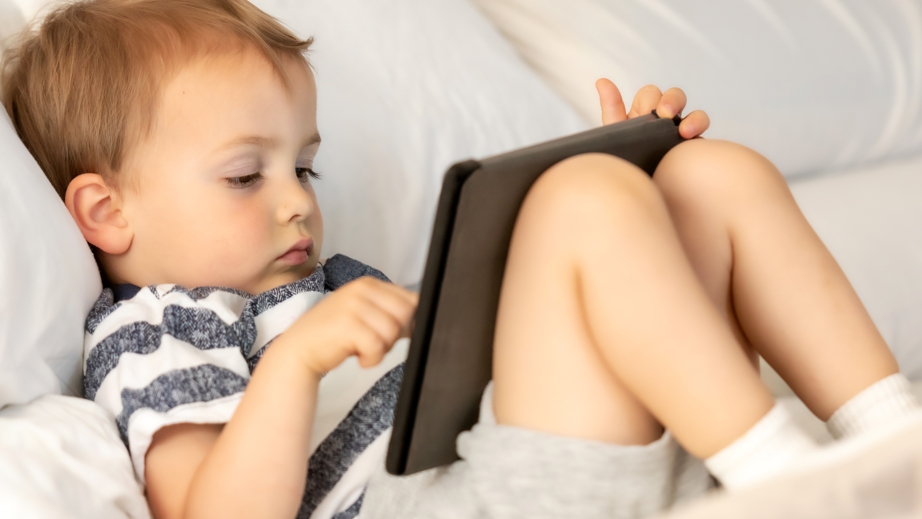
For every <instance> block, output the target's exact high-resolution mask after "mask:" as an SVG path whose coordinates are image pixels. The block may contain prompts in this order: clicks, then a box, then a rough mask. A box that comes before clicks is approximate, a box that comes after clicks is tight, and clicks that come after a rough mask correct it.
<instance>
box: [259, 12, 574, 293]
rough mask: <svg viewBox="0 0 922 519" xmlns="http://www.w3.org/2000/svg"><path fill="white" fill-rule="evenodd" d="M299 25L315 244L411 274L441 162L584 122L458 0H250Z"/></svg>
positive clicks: (405, 280) (396, 275)
mask: <svg viewBox="0 0 922 519" xmlns="http://www.w3.org/2000/svg"><path fill="white" fill-rule="evenodd" d="M254 3H255V4H256V5H257V6H259V7H260V8H262V9H264V10H265V11H266V12H268V13H270V14H272V15H274V16H276V17H278V18H279V19H281V20H282V21H283V22H285V23H286V24H288V25H289V26H290V27H292V28H293V30H294V31H295V32H296V33H298V34H299V35H300V36H302V37H307V36H314V37H315V43H314V45H313V47H312V48H311V51H310V52H309V58H310V60H311V63H312V64H313V66H314V67H315V70H316V74H315V77H316V79H317V89H318V124H319V127H320V133H321V135H322V137H323V144H322V145H321V146H320V152H319V154H318V156H317V161H316V165H317V169H318V170H319V171H320V172H321V174H322V175H323V178H322V179H321V180H320V181H319V182H317V183H316V184H315V186H316V189H317V196H318V199H319V205H320V208H321V210H322V212H323V216H324V222H325V227H326V230H325V233H324V245H323V254H324V256H327V257H328V256H330V255H332V254H334V253H337V252H341V253H344V254H347V255H349V256H352V257H354V258H356V259H358V260H361V261H364V262H366V263H369V264H371V265H373V266H375V267H377V268H379V269H380V270H382V271H383V272H384V273H385V274H387V275H388V276H389V277H390V278H391V279H393V280H394V281H396V282H398V283H401V284H410V283H414V282H416V281H418V280H419V279H420V277H421V274H422V270H423V265H424V263H425V257H426V252H427V251H428V247H429V238H430V235H431V232H432V219H433V216H434V214H435V206H436V200H437V198H438V193H439V190H440V187H441V180H442V176H443V174H444V173H445V170H446V169H447V168H448V166H449V165H451V164H452V163H454V162H456V161H460V160H464V159H467V158H478V157H483V156H486V155H491V154H495V153H498V152H501V151H506V150H509V149H512V148H516V147H520V146H524V145H527V144H532V143H535V142H539V141H542V140H546V139H550V138H552V137H557V136H560V135H564V134H567V133H572V132H575V131H579V130H583V129H585V128H586V127H587V125H586V124H585V123H583V122H582V121H581V120H580V118H579V116H578V115H577V114H576V112H575V111H574V110H573V109H572V108H570V107H569V106H568V105H567V104H566V103H565V102H564V101H563V100H561V99H560V98H559V97H558V96H557V95H556V94H555V93H554V92H553V91H551V90H550V88H548V87H547V86H546V85H545V84H544V82H543V81H541V79H540V78H539V77H538V76H537V75H536V74H535V73H534V72H532V71H531V70H530V69H529V68H528V66H527V65H525V64H524V62H523V61H522V60H521V59H520V58H519V57H518V56H517V55H516V53H515V51H514V50H513V49H512V47H511V46H510V45H509V44H508V42H506V41H505V40H504V39H503V38H502V36H500V35H499V33H498V32H497V31H496V30H495V29H494V28H493V26H492V25H491V24H490V23H489V21H488V20H487V19H486V18H485V17H484V16H483V15H482V14H480V13H479V12H478V11H477V10H476V9H475V8H474V7H473V6H472V5H471V4H470V3H469V1H468V0H438V1H433V0H392V1H389V2H377V1H369V0H312V1H310V2H302V1H294V0H288V1H286V0H257V1H256V2H254Z"/></svg>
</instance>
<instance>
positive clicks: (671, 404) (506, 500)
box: [2, 0, 917, 519]
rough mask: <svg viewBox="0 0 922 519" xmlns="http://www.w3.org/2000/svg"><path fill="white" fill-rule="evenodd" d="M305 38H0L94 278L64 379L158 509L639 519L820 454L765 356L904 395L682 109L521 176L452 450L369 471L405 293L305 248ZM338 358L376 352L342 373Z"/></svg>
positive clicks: (309, 230) (172, 8) (851, 402)
mask: <svg viewBox="0 0 922 519" xmlns="http://www.w3.org/2000/svg"><path fill="white" fill-rule="evenodd" d="M310 44H311V41H310V40H301V39H299V38H297V37H296V36H294V35H293V34H291V33H290V32H289V31H288V30H286V29H285V28H284V27H282V26H281V25H280V24H279V23H278V22H277V21H276V20H274V19H272V18H271V17H269V16H267V15H265V14H264V13H262V12H261V11H259V10H258V9H256V8H255V7H253V6H252V5H250V4H249V3H247V2H246V1H245V0H95V1H92V0H89V1H80V2H76V3H72V4H69V5H65V6H63V7H60V8H58V9H56V10H54V11H53V12H51V13H50V14H49V15H48V16H47V18H46V19H45V21H44V22H43V23H42V25H41V27H39V28H38V29H37V30H36V31H34V32H33V33H30V34H28V35H26V36H25V37H24V39H23V41H22V42H21V44H20V45H19V46H18V47H16V48H15V49H13V50H12V51H10V53H9V54H8V55H7V56H6V58H5V61H4V66H3V83H2V84H3V91H2V99H3V104H4V107H5V108H6V109H7V111H8V112H9V114H10V116H11V118H12V120H13V121H14V124H15V125H16V129H17V131H18V133H19V135H20V137H21V138H22V139H23V141H24V142H25V143H26V146H28V148H29V149H30V151H31V152H32V153H33V155H34V156H35V157H36V159H37V160H38V163H39V164H40V165H41V166H42V168H43V169H44V171H45V173H46V174H47V176H48V178H49V180H50V181H51V183H52V185H53V186H54V187H55V189H56V190H57V192H58V193H59V194H60V195H61V197H62V198H63V200H64V202H65V204H66V206H67V208H68V210H69V211H70V213H71V215H72V216H73V218H74V220H75V222H76V223H77V225H78V227H79V228H80V230H81V232H82V233H83V235H84V236H85V237H86V240H87V241H88V242H89V243H90V244H91V245H92V246H93V248H94V252H95V253H96V255H97V258H98V261H99V264H100V266H101V269H102V271H103V274H104V278H105V281H106V289H105V290H104V291H103V293H102V295H101V296H100V298H99V300H98V302H97V304H96V306H95V308H94V309H93V311H92V312H91V314H90V315H89V317H88V318H87V323H86V346H85V353H86V365H85V381H86V382H85V386H86V397H87V398H91V399H93V400H95V401H96V402H98V403H99V404H100V405H102V406H103V407H104V408H106V409H107V410H108V411H110V412H111V413H112V416H113V418H114V419H115V421H116V423H117V425H118V427H119V431H120V433H121V435H122V439H123V440H124V441H125V443H126V445H127V447H128V449H129V452H130V455H131V458H132V461H133V463H134V467H135V469H136V473H137V477H138V478H139V479H140V480H141V481H142V482H144V484H145V485H146V492H147V496H148V500H149V503H150V506H151V509H152V511H153V513H154V515H155V516H156V517H158V518H161V519H163V518H178V517H200V516H204V517H236V516H243V517H261V518H272V517H295V516H297V517H304V518H306V517H314V518H321V517H322V518H330V517H336V518H340V519H341V518H348V517H355V516H357V515H359V514H361V517H459V518H460V517H481V516H482V517H577V516H578V517H642V516H645V515H649V514H653V513H656V512H658V511H660V510H663V509H666V508H668V507H669V506H671V505H672V504H674V503H675V502H677V501H680V500H683V499H687V498H690V497H693V496H697V495H700V494H701V493H702V492H704V491H705V490H706V489H707V488H708V487H709V486H710V481H711V480H710V476H709V474H708V471H710V473H711V474H713V476H715V477H716V478H717V479H718V480H720V481H721V482H722V483H723V485H724V486H725V487H727V488H729V489H733V488H738V487H740V486H745V485H748V484H753V483H755V482H758V481H761V480H763V479H765V478H766V477H769V476H771V475H773V474H775V473H778V472H779V471H782V470H784V469H785V468H786V467H788V466H789V465H790V464H791V463H792V462H793V461H794V460H796V459H797V458H799V457H801V456H802V455H805V454H808V453H809V452H810V451H811V450H812V449H814V448H815V446H814V445H813V443H812V442H811V441H810V440H809V439H807V437H806V436H804V435H803V434H802V433H801V432H800V431H799V430H798V429H797V428H796V427H795V426H794V425H793V423H792V421H791V418H790V416H788V415H787V414H786V413H785V411H784V408H782V407H779V406H778V405H776V404H775V403H774V401H773V399H772V397H771V395H770V394H769V392H768V390H767V389H766V388H765V387H764V385H763V384H762V383H761V381H760V379H759V376H758V368H757V358H758V356H759V355H761V356H763V357H764V358H765V359H766V360H767V361H768V362H769V363H770V364H772V366H774V367H775V368H776V369H777V370H778V372H779V373H780V374H781V375H782V376H783V377H784V378H785V379H786V380H787V381H788V383H789V384H790V385H791V387H792V388H793V389H794V391H795V392H796V393H797V394H798V395H799V396H800V397H801V398H802V399H803V401H804V402H805V403H806V404H807V406H808V407H809V408H810V409H811V410H812V411H813V412H814V413H816V415H817V416H819V417H820V418H821V419H823V420H827V421H828V422H827V423H828V424H829V427H830V430H831V431H832V433H833V434H834V435H835V436H836V437H843V436H850V435H854V434H859V433H861V432H862V431H863V430H865V429H868V428H872V427H877V426H879V425H880V424H883V423H887V422H890V421H894V420H896V419H898V418H900V417H903V416H905V415H908V414H911V413H913V412H916V409H917V404H916V403H915V401H914V400H913V399H912V397H911V396H910V395H909V393H908V391H907V382H906V380H905V379H904V378H903V377H902V376H901V375H899V373H898V367H897V365H896V362H895V360H894V358H893V356H892V355H891V354H890V352H889V350H888V348H887V346H886V344H884V341H883V340H882V338H881V336H880V335H879V333H878V332H877V330H876V329H875V327H874V325H873V323H872V322H871V320H870V318H869V317H868V315H867V313H866V311H865V310H864V308H863V307H862V305H861V303H860V301H859V300H858V298H857V296H856V294H855V293H854V291H853V290H852V288H851V286H850V285H849V283H848V281H847V280H846V278H845V276H844V275H843V274H842V272H841V270H840V269H839V268H838V266H837V265H836V263H835V261H834V260H833V258H832V257H831V255H830V254H829V253H828V252H827V251H826V249H825V248H824V247H823V245H822V243H821V242H820V240H819V239H818V238H817V236H816V235H815V234H814V233H813V231H812V230H811V228H810V227H809V225H808V224H807V222H806V221H805V219H804V218H803V216H802V215H801V213H800V212H799V210H798V208H797V206H796V204H795V202H794V200H793V198H792V197H791V194H790V192H789V191H788V189H787V186H786V184H785V182H784V179H783V178H782V177H781V176H780V175H779V173H778V171H777V170H776V169H775V168H774V167H773V166H772V164H771V163H769V162H768V161H767V160H765V159H764V158H762V157H761V156H759V155H758V154H756V153H754V152H752V151H751V150H748V149H746V148H744V147H742V146H738V145H735V144H731V143H728V142H718V141H708V140H703V139H691V138H692V137H695V136H697V135H700V134H701V133H702V132H703V131H704V130H705V129H706V128H707V126H708V120H707V116H706V115H704V114H703V113H702V112H694V113H692V114H690V115H689V116H688V117H686V118H685V119H684V120H683V121H682V123H681V125H680V127H679V128H680V132H681V133H682V135H683V136H684V137H686V138H688V139H691V140H688V141H687V142H684V143H682V144H680V145H679V146H677V147H676V148H675V149H673V150H672V151H671V152H670V153H668V154H667V155H666V157H665V158H664V159H663V161H662V163H661V164H660V165H659V167H658V169H657V171H656V173H655V176H654V177H653V179H652V180H651V179H650V178H649V177H648V176H646V175H645V174H644V173H643V172H642V171H640V170H639V169H637V168H636V167H634V166H632V165H631V164H629V163H627V162H625V161H623V160H620V159H618V158H614V157H611V156H607V155H599V154H589V155H581V156H577V157H573V158H571V159H568V160H565V161H563V162H561V163H559V164H557V165H555V166H553V167H552V168H551V169H550V170H548V171H547V172H546V173H545V174H544V175H543V176H542V177H541V178H540V179H539V180H538V181H537V183H536V184H535V185H534V187H533V188H532V190H531V192H530V193H529V195H528V197H527V199H526V200H525V203H524V205H523V206H522V209H521V212H520V214H519V218H518V221H517V223H516V228H515V231H514V235H513V239H512V243H511V245H510V251H509V258H508V263H507V268H506V275H505V279H504V281H503V287H502V294H501V299H500V307H499V313H498V317H497V326H496V339H495V345H494V351H495V362H494V385H493V386H492V387H491V388H490V389H489V390H488V391H487V392H486V394H485V395H484V405H483V411H482V416H481V423H479V424H478V425H477V426H476V427H474V429H473V430H472V431H470V432H467V433H464V434H462V435H461V436H460V437H459V439H458V449H459V454H460V455H461V457H462V460H461V461H459V462H457V463H455V464H453V465H452V466H450V467H447V468H441V469H435V470H432V471H428V472H426V473H423V474H421V475H418V476H412V477H408V478H394V477H390V476H387V475H385V474H383V472H382V467H383V456H384V452H385V448H386V438H387V430H388V428H389V427H390V424H391V422H392V420H393V406H394V402H395V399H396V393H397V389H398V388H399V382H400V378H401V374H402V371H401V368H402V364H401V360H402V359H401V357H400V354H401V353H402V352H400V351H397V350H396V349H395V350H394V351H390V350H391V348H392V347H393V345H394V343H395V341H397V339H398V338H399V337H401V336H404V335H405V331H406V329H407V328H408V327H409V324H410V321H411V318H412V316H413V313H414V310H415V306H416V302H417V298H416V295H415V294H413V293H411V292H408V291H407V290H404V289H402V288H400V287H398V286H395V285H393V284H390V283H388V282H387V281H386V278H385V277H384V276H383V274H381V273H380V272H377V271H376V270H374V269H373V268H371V267H368V266H365V265H363V264H361V263H359V262H357V261H354V260H351V259H349V258H345V257H343V256H335V257H333V258H331V259H329V260H328V261H326V262H321V261H320V260H319V258H320V257H321V256H320V253H321V247H322V243H323V220H322V217H321V213H320V209H319V206H318V204H317V200H316V197H315V195H314V190H313V188H312V185H311V183H312V182H313V181H314V180H315V179H316V178H317V174H316V172H314V171H313V169H312V167H313V160H314V156H315V155H316V153H317V149H318V146H319V145H320V142H321V137H320V133H319V132H318V129H317V125H316V91H315V84H314V79H313V76H312V74H311V69H310V67H309V65H308V63H307V61H306V59H305V58H304V56H303V52H304V51H306V50H307V49H308V47H309V45H310ZM597 87H598V90H599V95H600V99H601V103H602V114H603V123H605V124H609V123H614V122H618V121H620V120H624V119H626V118H629V117H634V116H637V115H641V114H644V113H649V112H650V111H651V110H654V109H655V110H656V111H657V113H658V114H659V115H660V116H662V117H672V116H674V115H676V114H678V113H680V112H681V111H682V110H683V108H684V107H685V96H684V94H683V93H682V92H681V91H680V90H678V89H671V90H668V91H667V92H666V93H665V94H662V93H661V92H660V91H659V90H657V89H656V88H655V87H646V88H644V89H643V90H641V91H640V92H639V93H638V94H637V96H636V97H635V99H634V101H633V106H632V107H631V110H630V112H628V111H627V110H626V108H625V106H624V105H623V103H622V101H621V96H620V93H618V91H617V88H616V87H615V86H614V85H613V84H612V83H610V82H609V81H607V80H600V82H599V83H598V84H597ZM353 356H354V357H357V359H358V363H359V364H360V365H361V366H364V367H368V368H371V369H369V370H364V371H360V370H353V371H350V372H348V376H340V375H337V373H341V370H342V369H344V367H343V366H341V364H343V363H344V361H346V360H347V359H348V358H349V357H353ZM347 364H348V363H347ZM328 373H329V374H328ZM325 374H328V375H327V377H328V378H327V381H325V382H324V384H326V386H323V385H322V384H321V378H322V377H324V375H325ZM335 377H339V378H336V379H335V381H334V380H333V379H334V378H335ZM328 382H329V383H328ZM333 382H336V384H333ZM331 386H332V387H334V389H335V391H333V392H327V393H325V394H324V395H325V396H324V398H320V399H318V391H319V389H318V388H321V387H331ZM325 398H331V399H344V398H345V399H351V400H349V401H350V402H351V403H352V404H353V405H352V409H351V411H350V412H349V413H348V414H347V415H346V416H343V417H341V420H339V422H338V425H336V426H335V428H332V429H331V428H330V427H327V428H326V429H323V428H318V427H315V426H314V419H315V415H316V414H317V412H318V409H322V408H323V406H324V405H325V403H324V402H325V400H324V399H325ZM700 460H704V462H703V463H702V461H700Z"/></svg>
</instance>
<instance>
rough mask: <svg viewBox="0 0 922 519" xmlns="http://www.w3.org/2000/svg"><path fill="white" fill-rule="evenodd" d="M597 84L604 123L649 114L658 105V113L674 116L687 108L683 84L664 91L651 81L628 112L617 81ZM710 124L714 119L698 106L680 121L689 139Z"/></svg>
mask: <svg viewBox="0 0 922 519" xmlns="http://www.w3.org/2000/svg"><path fill="white" fill-rule="evenodd" d="M595 88H596V90H598V91H599V103H600V104H601V105H602V124H603V125H605V124H612V123H617V122H620V121H623V120H625V119H633V118H634V117H638V116H641V115H646V114H648V113H650V112H652V111H653V110H654V109H656V115H658V116H660V117H663V118H669V119H671V118H673V117H675V116H676V115H680V114H681V113H682V110H683V109H684V108H685V101H686V99H685V92H683V91H682V89H680V88H670V89H669V90H667V91H666V93H665V94H664V93H662V92H660V89H659V88H656V87H655V86H654V85H647V86H645V87H643V88H641V89H640V90H639V91H638V92H637V95H635V96H634V103H633V104H632V105H631V111H630V112H629V113H625V109H624V101H622V100H621V92H620V91H619V90H618V87H616V86H615V84H614V83H612V82H611V81H609V80H607V79H605V78H602V79H600V80H598V81H596V82H595ZM710 124H711V120H710V119H709V118H708V116H707V114H706V113H704V112H703V111H701V110H695V111H694V112H692V113H690V114H688V115H687V116H686V117H685V118H684V119H682V122H681V123H679V135H681V136H682V137H684V138H686V139H691V138H693V137H697V136H699V135H701V134H702V133H704V131H705V130H707V129H708V126H710Z"/></svg>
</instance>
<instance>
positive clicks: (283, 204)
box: [276, 179, 314, 225]
mask: <svg viewBox="0 0 922 519" xmlns="http://www.w3.org/2000/svg"><path fill="white" fill-rule="evenodd" d="M308 189H309V188H307V189H306V188H305V187H304V185H302V184H301V182H299V181H297V179H295V181H294V182H286V183H285V184H284V185H283V186H282V190H281V194H280V199H279V204H278V206H277V209H276V219H277V220H278V223H279V224H280V225H285V224H288V223H290V222H302V221H304V220H306V219H307V218H308V217H309V216H310V215H311V214H312V213H313V212H314V200H313V199H312V198H311V195H310V193H309V192H308Z"/></svg>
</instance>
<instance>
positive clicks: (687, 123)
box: [679, 110, 711, 139]
mask: <svg viewBox="0 0 922 519" xmlns="http://www.w3.org/2000/svg"><path fill="white" fill-rule="evenodd" d="M709 126H711V118H710V117H708V114H706V113H704V111H702V110H695V111H694V112H692V113H690V114H688V115H687V116H686V117H685V119H682V122H681V123H679V135H681V136H682V137H684V138H686V139H691V138H694V137H697V136H699V135H701V134H702V133H704V131H705V130H707V129H708V127H709Z"/></svg>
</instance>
